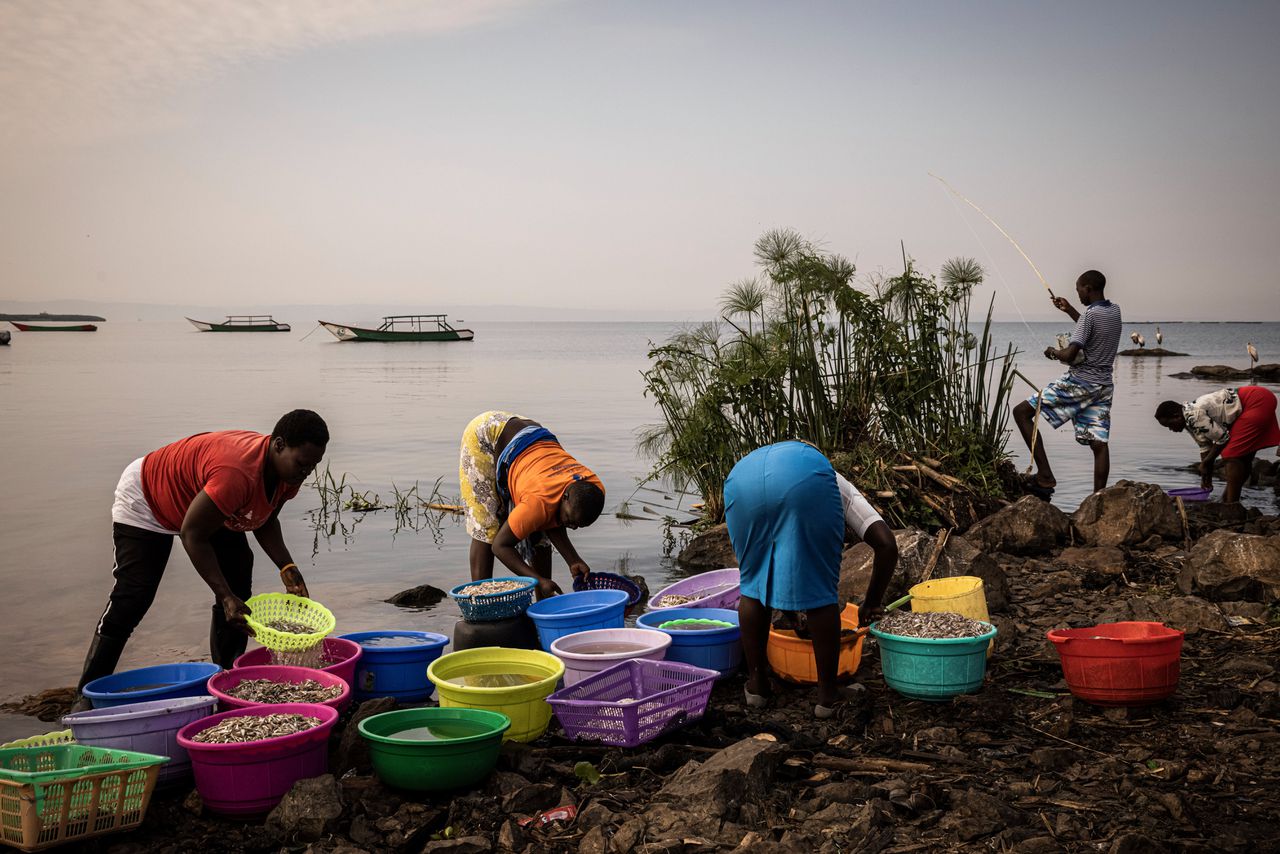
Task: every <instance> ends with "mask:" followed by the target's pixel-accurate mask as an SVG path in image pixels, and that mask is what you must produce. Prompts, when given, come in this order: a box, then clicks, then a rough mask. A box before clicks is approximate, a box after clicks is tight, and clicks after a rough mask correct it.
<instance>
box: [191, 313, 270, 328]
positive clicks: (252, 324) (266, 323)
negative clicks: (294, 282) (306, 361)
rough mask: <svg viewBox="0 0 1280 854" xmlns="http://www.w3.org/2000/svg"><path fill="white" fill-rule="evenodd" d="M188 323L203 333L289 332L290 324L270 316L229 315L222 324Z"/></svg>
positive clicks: (193, 320)
mask: <svg viewBox="0 0 1280 854" xmlns="http://www.w3.org/2000/svg"><path fill="white" fill-rule="evenodd" d="M187 322H188V323H190V324H191V325H192V326H194V327H195V328H196V329H199V330H200V331H201V332H288V331H289V324H287V323H280V322H278V321H277V320H276V319H275V318H274V317H272V316H271V315H269V314H228V315H227V319H226V320H224V321H222V322H221V323H212V322H209V321H205V320H196V319H195V318H191V317H188V318H187Z"/></svg>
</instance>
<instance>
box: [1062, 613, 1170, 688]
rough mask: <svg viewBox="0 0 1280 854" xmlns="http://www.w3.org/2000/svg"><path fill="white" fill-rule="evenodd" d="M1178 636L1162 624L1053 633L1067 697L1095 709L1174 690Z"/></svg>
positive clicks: (1112, 625) (1114, 625) (1104, 626)
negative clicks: (1086, 702)
mask: <svg viewBox="0 0 1280 854" xmlns="http://www.w3.org/2000/svg"><path fill="white" fill-rule="evenodd" d="M1183 634H1184V633H1183V632H1182V631H1180V630H1179V629H1171V628H1169V627H1168V626H1165V625H1164V624H1162V623H1139V622H1127V623H1101V624H1099V625H1096V626H1090V627H1088V628H1084V629H1054V630H1053V631H1051V632H1049V634H1048V637H1049V640H1050V641H1052V642H1053V645H1054V646H1055V647H1056V648H1057V650H1058V656H1059V657H1060V658H1061V659H1062V675H1063V676H1064V677H1066V680H1067V686H1068V687H1070V688H1071V693H1072V694H1074V695H1076V696H1077V697H1079V698H1080V699H1081V700H1086V701H1088V702H1090V703H1095V704H1097V705H1099V706H1143V705H1146V704H1148V703H1154V702H1156V701H1158V700H1163V699H1164V698H1166V697H1168V696H1170V695H1171V694H1172V693H1173V692H1174V691H1175V690H1177V687H1178V676H1179V675H1180V667H1179V659H1180V657H1181V655H1182V638H1183Z"/></svg>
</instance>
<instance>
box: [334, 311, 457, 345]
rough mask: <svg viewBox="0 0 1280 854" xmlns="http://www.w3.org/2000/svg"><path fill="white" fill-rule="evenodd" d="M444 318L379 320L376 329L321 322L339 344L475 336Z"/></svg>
mask: <svg viewBox="0 0 1280 854" xmlns="http://www.w3.org/2000/svg"><path fill="white" fill-rule="evenodd" d="M447 318H448V315H444V314H397V315H389V316H387V317H384V318H382V325H381V326H379V327H378V328H377V329H367V328H365V327H361V326H349V325H347V324H345V323H330V322H329V321H327V320H322V321H320V325H321V326H323V327H324V328H325V329H328V330H329V332H330V333H331V334H332V335H333V337H334V338H337V339H338V340H339V341H470V340H471V339H472V338H475V333H474V332H472V331H471V330H470V329H456V328H454V327H453V326H451V325H450V324H449V321H448V319H447Z"/></svg>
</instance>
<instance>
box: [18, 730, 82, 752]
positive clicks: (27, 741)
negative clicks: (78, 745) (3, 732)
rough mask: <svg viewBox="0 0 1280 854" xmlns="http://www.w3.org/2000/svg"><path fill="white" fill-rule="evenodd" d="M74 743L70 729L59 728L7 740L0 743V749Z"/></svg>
mask: <svg viewBox="0 0 1280 854" xmlns="http://www.w3.org/2000/svg"><path fill="white" fill-rule="evenodd" d="M74 743H75V737H74V736H73V735H72V734H71V730H69V729H60V730H58V731H57V732H46V733H45V734H44V735H32V736H28V737H26V738H17V739H14V740H13V741H7V742H5V743H4V744H0V750H4V749H6V748H9V747H51V746H53V745H55V744H74Z"/></svg>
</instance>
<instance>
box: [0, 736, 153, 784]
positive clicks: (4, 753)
mask: <svg viewBox="0 0 1280 854" xmlns="http://www.w3.org/2000/svg"><path fill="white" fill-rule="evenodd" d="M168 761H169V758H168V757H167V756H156V755H154V754H151V753H137V752H135V751H132V750H108V749H106V748H103V747H89V746H87V745H83V744H52V745H38V746H32V747H9V748H4V749H0V780H12V781H14V782H15V783H41V782H47V781H49V780H60V779H66V778H69V777H79V776H81V775H83V774H88V773H93V772H100V771H119V770H122V769H126V770H127V769H130V768H147V767H149V766H151V765H160V764H163V763H165V762H168Z"/></svg>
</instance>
